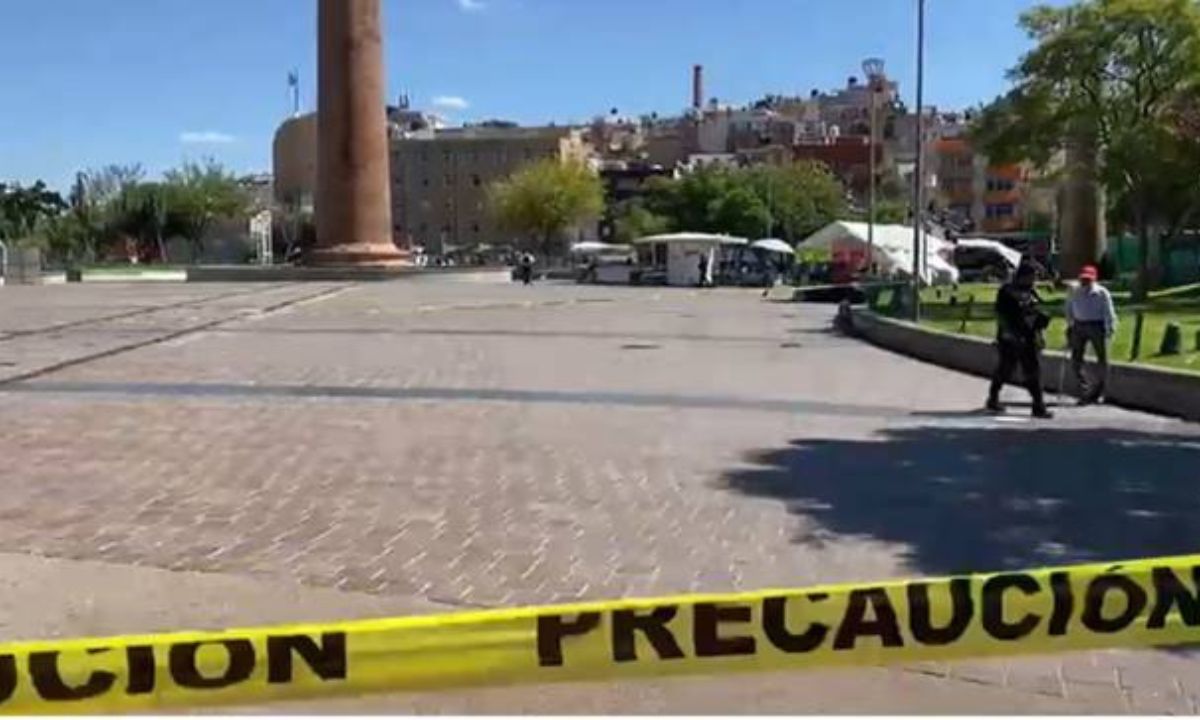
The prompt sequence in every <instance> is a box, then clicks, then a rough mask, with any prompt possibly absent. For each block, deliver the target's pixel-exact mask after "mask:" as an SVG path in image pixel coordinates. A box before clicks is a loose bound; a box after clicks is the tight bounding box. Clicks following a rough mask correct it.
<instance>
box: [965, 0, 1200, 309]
mask: <svg viewBox="0 0 1200 720" xmlns="http://www.w3.org/2000/svg"><path fill="white" fill-rule="evenodd" d="M1020 22H1021V25H1022V27H1024V28H1025V30H1026V31H1027V32H1028V33H1029V35H1030V37H1031V38H1032V39H1033V40H1034V42H1035V46H1034V48H1033V49H1032V50H1031V51H1030V52H1029V53H1027V54H1026V55H1025V57H1024V58H1023V59H1022V60H1021V62H1020V64H1018V65H1017V67H1015V68H1014V69H1013V70H1012V71H1011V72H1010V77H1011V78H1012V80H1013V81H1014V83H1015V85H1014V88H1013V89H1012V91H1011V92H1009V93H1008V94H1007V95H1006V96H1004V97H1002V98H1000V99H999V100H997V101H996V102H995V103H993V104H992V105H991V106H989V107H988V108H986V109H985V110H984V112H983V113H982V115H981V117H980V119H979V121H978V124H977V127H976V129H975V138H976V140H977V141H979V142H980V143H981V144H982V145H983V147H984V149H985V151H986V152H987V153H988V155H990V156H992V157H995V158H997V159H1000V160H1026V159H1027V160H1031V161H1033V162H1035V163H1037V164H1039V165H1042V166H1045V165H1047V164H1049V163H1050V161H1051V160H1052V159H1053V158H1054V157H1055V156H1056V155H1057V153H1058V152H1059V151H1061V150H1062V149H1063V148H1064V147H1066V146H1067V145H1069V144H1074V145H1076V146H1079V147H1084V148H1089V149H1094V151H1095V154H1096V163H1095V170H1094V173H1095V179H1096V180H1097V181H1098V182H1100V183H1101V184H1102V185H1103V186H1104V187H1105V189H1106V190H1107V193H1108V196H1109V198H1110V200H1111V201H1112V210H1113V211H1114V212H1113V213H1112V216H1113V217H1114V219H1116V220H1117V221H1118V222H1119V223H1120V224H1122V225H1125V226H1126V227H1128V228H1130V229H1132V230H1133V231H1134V232H1135V233H1136V234H1137V236H1138V238H1139V245H1140V249H1141V252H1140V256H1141V263H1140V272H1139V283H1138V289H1139V292H1142V293H1144V292H1145V291H1146V290H1147V289H1148V287H1149V285H1150V280H1151V278H1150V265H1149V247H1150V238H1151V237H1152V236H1153V235H1154V234H1155V233H1163V232H1172V231H1173V230H1172V229H1174V231H1178V229H1179V228H1180V227H1182V226H1183V225H1184V224H1186V223H1187V222H1189V221H1190V219H1191V218H1192V217H1193V216H1194V214H1195V212H1196V208H1197V207H1200V183H1198V182H1197V174H1196V173H1195V167H1196V164H1195V163H1196V160H1197V157H1198V156H1200V150H1198V148H1200V143H1198V142H1197V136H1196V135H1195V133H1191V132H1188V128H1189V127H1190V125H1189V122H1190V118H1192V117H1194V116H1195V107H1196V104H1195V102H1194V99H1195V98H1196V97H1197V87H1198V85H1200V6H1198V4H1197V2H1196V0H1082V1H1081V2H1077V3H1076V4H1074V5H1070V6H1066V7H1049V6H1042V7H1037V8H1035V9H1033V10H1031V11H1029V12H1027V13H1025V14H1024V15H1022V17H1021V21H1020Z"/></svg>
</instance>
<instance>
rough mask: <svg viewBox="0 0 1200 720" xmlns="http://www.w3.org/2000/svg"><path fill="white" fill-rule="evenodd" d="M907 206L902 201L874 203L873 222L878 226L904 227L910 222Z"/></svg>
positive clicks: (888, 200)
mask: <svg viewBox="0 0 1200 720" xmlns="http://www.w3.org/2000/svg"><path fill="white" fill-rule="evenodd" d="M910 215H911V213H910V211H909V204H908V202H906V201H904V200H890V199H884V200H880V201H879V202H877V203H875V222H877V223H879V224H880V225H904V224H906V223H909V222H912V218H911V217H910Z"/></svg>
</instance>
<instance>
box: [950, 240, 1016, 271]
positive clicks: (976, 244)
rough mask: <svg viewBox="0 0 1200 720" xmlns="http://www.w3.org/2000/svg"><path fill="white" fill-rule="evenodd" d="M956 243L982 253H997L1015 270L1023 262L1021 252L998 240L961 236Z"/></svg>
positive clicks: (996, 254) (957, 245)
mask: <svg viewBox="0 0 1200 720" xmlns="http://www.w3.org/2000/svg"><path fill="white" fill-rule="evenodd" d="M954 244H955V246H956V247H960V248H966V249H970V250H977V251H979V252H980V253H987V254H991V255H995V256H996V257H998V258H999V259H1001V260H1003V261H1004V263H1005V264H1007V265H1008V266H1009V267H1010V268H1012V269H1014V270H1015V269H1016V268H1017V266H1018V265H1020V264H1021V253H1020V252H1018V251H1016V250H1013V249H1012V248H1010V247H1009V246H1007V245H1005V244H1004V243H1002V242H999V241H998V240H987V239H984V238H959V239H958V240H957V241H955V243H954Z"/></svg>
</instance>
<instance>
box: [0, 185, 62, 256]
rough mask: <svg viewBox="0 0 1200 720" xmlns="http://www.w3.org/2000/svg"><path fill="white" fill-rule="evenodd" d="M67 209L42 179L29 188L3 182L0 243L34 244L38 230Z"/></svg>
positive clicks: (59, 196)
mask: <svg viewBox="0 0 1200 720" xmlns="http://www.w3.org/2000/svg"><path fill="white" fill-rule="evenodd" d="M66 207H67V203H66V202H65V201H64V200H63V198H62V196H61V195H59V194H58V193H56V192H54V191H52V190H50V189H49V188H47V187H46V183H44V182H42V181H41V180H39V181H37V182H35V183H34V184H33V185H30V186H29V187H22V186H21V185H5V184H2V183H0V240H7V241H9V242H13V243H25V242H32V241H33V240H34V238H33V235H34V233H35V231H36V230H37V229H39V228H40V227H41V226H42V224H43V223H45V222H46V221H48V220H50V219H52V218H55V217H58V215H59V214H61V213H62V211H63V210H65V209H66Z"/></svg>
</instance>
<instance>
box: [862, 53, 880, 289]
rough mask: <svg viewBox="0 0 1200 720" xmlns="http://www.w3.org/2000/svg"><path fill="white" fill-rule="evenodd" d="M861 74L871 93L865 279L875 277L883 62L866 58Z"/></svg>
mask: <svg viewBox="0 0 1200 720" xmlns="http://www.w3.org/2000/svg"><path fill="white" fill-rule="evenodd" d="M863 72H864V73H866V75H867V86H868V88H869V89H870V91H871V142H870V152H871V159H870V161H869V165H870V173H871V177H870V179H869V181H868V184H869V185H870V189H869V191H868V193H867V277H869V278H873V277H874V275H875V185H876V182H875V180H876V177H877V176H878V170H877V169H876V162H877V159H876V152H877V151H878V147H877V146H876V138H877V137H878V136H879V135H878V133H879V83H880V82H881V81H882V79H883V60H881V59H879V58H868V59H866V60H864V61H863Z"/></svg>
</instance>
